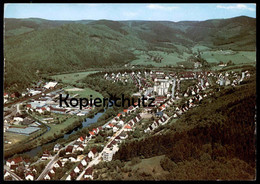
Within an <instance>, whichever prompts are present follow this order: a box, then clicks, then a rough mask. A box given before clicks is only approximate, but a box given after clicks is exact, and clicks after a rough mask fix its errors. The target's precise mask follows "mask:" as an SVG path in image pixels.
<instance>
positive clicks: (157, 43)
mask: <svg viewBox="0 0 260 184" xmlns="http://www.w3.org/2000/svg"><path fill="white" fill-rule="evenodd" d="M4 25H5V27H4V31H5V35H4V36H5V37H4V57H5V59H6V65H5V80H4V85H5V87H6V88H8V87H10V86H13V85H17V86H18V87H21V89H22V88H23V86H26V85H25V84H27V83H30V82H31V80H32V78H35V79H37V77H38V75H36V74H35V72H36V71H37V70H39V74H40V75H41V74H42V73H45V74H55V73H57V72H61V71H69V70H75V71H76V70H77V69H85V68H89V67H105V66H111V65H112V66H123V65H124V64H125V63H129V62H131V61H133V60H135V59H138V57H139V56H138V55H139V54H140V51H145V52H147V51H155V52H157V51H160V52H164V53H165V52H167V53H168V54H169V53H172V54H173V55H171V57H170V59H168V60H167V64H168V65H171V62H173V63H174V62H176V61H179V62H180V61H185V60H186V59H187V57H189V56H190V55H191V54H192V47H193V46H195V45H198V44H199V45H202V46H206V47H208V48H209V49H230V50H242V51H248V50H250V51H255V45H256V22H255V19H254V18H249V17H236V18H231V19H223V20H222V19H217V20H207V21H202V22H198V21H182V22H170V21H110V20H98V21H91V20H82V21H50V20H44V19H37V18H30V19H5V20H4ZM161 54H163V53H161ZM144 57H146V56H144ZM175 60H176V61H175ZM138 62H139V61H138ZM141 62H142V61H141ZM158 65H160V64H158ZM13 68H19V71H15V70H16V69H13ZM27 71H30V73H28V72H27ZM21 81H26V82H25V83H23V85H22V84H21Z"/></svg>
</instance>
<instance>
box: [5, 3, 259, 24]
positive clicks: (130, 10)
mask: <svg viewBox="0 0 260 184" xmlns="http://www.w3.org/2000/svg"><path fill="white" fill-rule="evenodd" d="M236 16H248V17H254V18H255V17H256V4H253V3H250V4H248V3H239V4H238V3H233V4H227V3H222V4H215V3H214V4H213V3H212V4H211V3H210V4H199V3H198V4H189V3H188V4H179V3H177V4H174V3H168V4H166V3H162V4H159V3H155V4H148V3H140V4H139V3H138V4H126V3H124V4H123V3H122V4H120V3H113V4H109V3H107V4H105V3H102V4H93V3H88V4H87V3H84V4H78V3H77V4H74V3H73V4H72V3H71V4H69V3H68V4H47V3H38V4H35V3H20V4H19V3H9V4H5V6H4V17H5V18H43V19H48V20H100V19H107V20H165V21H174V22H178V21H194V20H195V21H203V20H208V19H222V18H232V17H236Z"/></svg>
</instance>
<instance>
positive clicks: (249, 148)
mask: <svg viewBox="0 0 260 184" xmlns="http://www.w3.org/2000/svg"><path fill="white" fill-rule="evenodd" d="M255 91H256V81H255V79H253V80H252V81H251V82H249V83H247V84H245V85H242V86H240V87H238V88H233V89H232V88H229V89H224V90H222V91H220V92H218V93H216V94H215V95H213V96H212V98H210V99H208V100H207V101H206V102H205V103H204V102H202V104H201V105H200V106H199V107H197V108H194V109H191V110H189V111H188V112H187V113H186V114H184V115H183V116H181V118H180V119H178V120H177V121H176V122H175V123H172V124H168V125H166V126H165V127H164V129H161V130H158V132H159V131H160V133H156V132H155V133H154V135H150V136H147V137H145V138H142V139H139V140H134V141H128V142H126V143H124V144H122V145H121V146H120V149H119V151H118V152H117V153H116V154H115V156H114V157H113V159H115V160H116V159H118V160H121V161H129V160H132V159H133V158H135V157H141V158H150V157H154V156H158V155H166V157H167V158H168V159H167V162H165V163H163V165H162V166H163V167H164V168H169V169H168V171H169V174H168V175H167V176H165V177H166V178H167V179H169V180H187V179H188V180H190V179H193V180H201V179H202V178H203V179H205V180H218V179H220V180H253V179H255V177H256V170H255V168H256V150H255V148H256V145H255V144H256V134H255V133H256V119H255V115H256V114H255V113H256V93H255ZM203 101H204V100H203ZM209 101H210V102H209ZM177 165H178V167H176V166H177ZM220 168H221V169H220ZM142 179H147V180H149V179H150V178H145V177H144V178H142Z"/></svg>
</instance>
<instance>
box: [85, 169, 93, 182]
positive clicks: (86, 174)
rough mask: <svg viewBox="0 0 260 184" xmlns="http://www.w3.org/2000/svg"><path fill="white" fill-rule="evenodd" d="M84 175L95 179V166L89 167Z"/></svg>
mask: <svg viewBox="0 0 260 184" xmlns="http://www.w3.org/2000/svg"><path fill="white" fill-rule="evenodd" d="M83 177H84V178H90V179H92V180H93V167H89V168H88V169H87V170H86V171H85V173H84V175H83Z"/></svg>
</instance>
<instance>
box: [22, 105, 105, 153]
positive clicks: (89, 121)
mask: <svg viewBox="0 0 260 184" xmlns="http://www.w3.org/2000/svg"><path fill="white" fill-rule="evenodd" d="M105 112H106V109H104V111H103V112H98V113H96V114H95V115H94V117H93V118H86V119H85V121H83V122H82V126H79V127H76V128H75V129H73V130H71V131H70V132H67V133H66V134H64V136H63V137H61V138H59V139H62V138H64V139H68V138H69V136H70V135H73V134H75V133H76V132H77V131H79V130H81V129H82V128H84V127H88V126H90V125H91V124H93V123H96V122H97V120H98V118H99V117H100V116H102V114H104V113H105ZM41 150H42V146H37V147H36V148H33V149H31V150H30V151H27V152H24V153H25V154H27V155H29V156H31V157H34V156H36V155H37V153H38V152H40V151H41Z"/></svg>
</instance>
